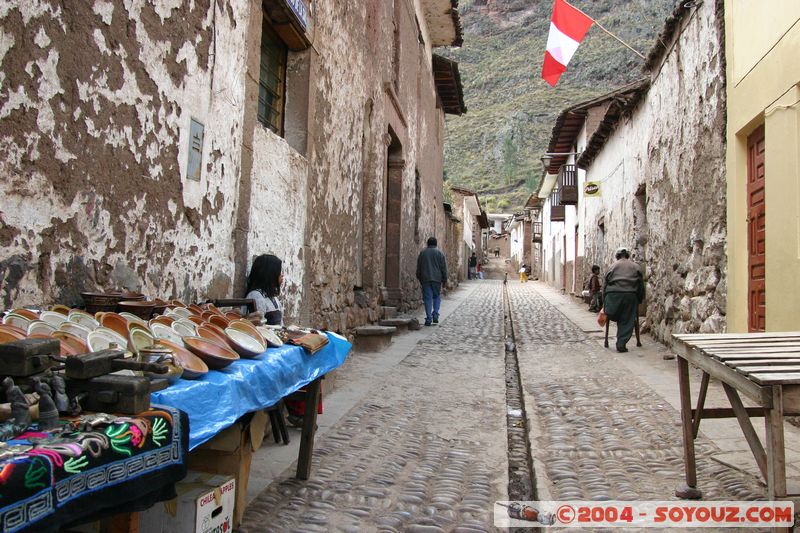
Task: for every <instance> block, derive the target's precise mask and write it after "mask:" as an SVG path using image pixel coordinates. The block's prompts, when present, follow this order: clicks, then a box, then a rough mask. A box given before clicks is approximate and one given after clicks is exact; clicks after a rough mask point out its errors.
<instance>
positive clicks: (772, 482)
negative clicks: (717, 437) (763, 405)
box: [766, 385, 786, 500]
mask: <svg viewBox="0 0 800 533" xmlns="http://www.w3.org/2000/svg"><path fill="white" fill-rule="evenodd" d="M766 425H767V497H768V498H769V499H770V500H777V499H779V498H785V497H786V449H785V448H784V440H783V388H782V387H781V385H773V386H772V409H767V417H766Z"/></svg>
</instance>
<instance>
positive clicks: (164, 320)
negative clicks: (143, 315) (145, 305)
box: [150, 315, 175, 327]
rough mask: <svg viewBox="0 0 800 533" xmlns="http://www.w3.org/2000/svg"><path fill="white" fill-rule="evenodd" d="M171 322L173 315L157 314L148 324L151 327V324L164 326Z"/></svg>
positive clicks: (173, 319) (169, 324)
mask: <svg viewBox="0 0 800 533" xmlns="http://www.w3.org/2000/svg"><path fill="white" fill-rule="evenodd" d="M173 322H175V318H174V317H171V316H167V315H158V316H157V317H155V318H153V319H151V320H150V326H151V327H152V326H153V324H164V325H165V326H171V325H172V323H173Z"/></svg>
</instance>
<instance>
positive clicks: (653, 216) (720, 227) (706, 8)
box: [584, 2, 726, 342]
mask: <svg viewBox="0 0 800 533" xmlns="http://www.w3.org/2000/svg"><path fill="white" fill-rule="evenodd" d="M717 7H718V6H717V5H716V3H715V2H704V3H703V4H700V5H699V7H698V8H697V11H696V13H694V14H693V15H692V16H690V17H689V19H688V23H687V25H686V28H685V29H684V31H683V32H682V34H681V36H680V38H679V40H678V41H677V42H676V43H675V46H674V47H673V48H672V50H671V52H670V53H669V54H668V55H667V57H666V59H665V61H664V64H663V66H662V67H661V68H660V69H659V67H656V69H658V70H656V71H654V72H653V73H652V75H653V81H652V86H651V87H650V89H649V91H648V92H647V93H646V95H645V97H644V99H643V101H642V102H640V103H639V105H638V107H637V108H636V110H635V111H634V112H633V114H632V116H631V117H630V118H629V119H627V120H625V121H624V122H623V123H621V124H620V125H619V126H618V127H617V130H616V131H615V132H614V134H613V135H612V136H611V138H610V139H609V141H608V142H607V144H606V145H605V146H604V148H603V149H602V151H601V152H600V153H599V155H598V157H597V158H596V159H595V161H594V162H593V163H592V164H591V166H590V167H589V168H588V169H587V179H590V180H593V181H602V185H601V189H602V202H591V203H590V202H588V201H587V202H584V208H585V210H586V211H585V221H586V224H585V228H588V231H589V232H590V233H588V234H587V239H586V257H587V258H589V260H592V261H596V260H597V259H598V257H597V255H596V249H595V248H596V240H593V239H592V235H593V230H594V229H595V228H596V227H597V222H598V220H599V218H600V217H604V222H605V228H606V237H605V243H606V250H608V254H612V253H613V250H614V249H615V248H616V247H617V246H621V245H626V246H628V247H629V248H631V249H633V250H634V255H635V257H634V259H636V260H637V261H643V262H644V263H645V264H646V274H645V276H646V279H647V289H648V296H647V316H648V321H649V323H650V324H651V326H652V330H653V333H654V334H655V336H656V337H657V338H659V339H661V340H663V341H666V342H668V341H669V340H670V335H671V334H672V333H681V332H697V331H700V332H718V331H722V330H723V329H724V328H725V307H726V304H725V293H726V289H725V285H726V282H725V279H726V258H725V235H726V224H725V194H724V191H725V166H724V153H725V140H724V139H725V137H724V132H725V81H724V80H725V77H724V67H725V66H724V55H723V50H722V42H723V41H722V34H721V31H722V29H721V25H722V16H721V12H717ZM637 193H639V194H640V196H639V197H638V198H637ZM642 193H644V196H642ZM608 254H607V255H608ZM612 260H613V258H611V257H608V258H605V260H604V261H603V262H598V264H600V265H601V267H602V268H603V269H605V268H606V267H607V266H608V265H609V264H610V262H611V261H612Z"/></svg>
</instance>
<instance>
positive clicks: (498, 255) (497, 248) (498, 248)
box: [494, 246, 500, 257]
mask: <svg viewBox="0 0 800 533" xmlns="http://www.w3.org/2000/svg"><path fill="white" fill-rule="evenodd" d="M494 256H495V257H500V247H499V246H498V247H496V248H495V249H494Z"/></svg>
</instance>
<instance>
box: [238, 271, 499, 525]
mask: <svg viewBox="0 0 800 533" xmlns="http://www.w3.org/2000/svg"><path fill="white" fill-rule="evenodd" d="M501 287H502V284H501V283H499V282H486V283H484V284H481V285H477V284H476V285H471V286H469V287H468V288H466V289H461V290H462V291H470V293H469V295H468V297H467V298H465V299H464V300H463V303H461V304H460V306H459V307H458V308H457V309H456V310H455V311H454V312H453V313H452V314H451V315H450V316H449V317H447V318H446V319H445V320H443V321H442V324H441V326H439V327H433V328H426V329H425V331H424V332H425V333H427V335H426V336H425V337H424V339H423V340H422V341H421V342H419V343H418V344H417V345H416V347H415V348H414V349H413V350H412V351H411V353H410V354H409V355H408V356H407V357H406V358H405V359H403V360H402V362H401V363H400V364H398V365H397V366H396V367H395V368H394V370H392V371H391V372H389V373H388V375H387V377H386V378H385V379H383V380H382V381H377V382H375V383H373V385H372V386H371V387H370V389H369V390H368V391H367V392H366V394H365V396H364V397H363V399H362V400H361V401H360V402H359V403H358V404H357V405H356V406H355V407H353V409H352V410H351V411H350V412H349V413H347V415H346V416H344V417H343V418H342V419H341V420H340V422H339V423H338V424H337V425H336V426H334V427H333V428H332V429H331V430H330V431H329V432H327V433H326V434H325V435H323V436H320V437H319V438H318V441H317V444H316V446H315V449H314V461H313V468H312V477H311V479H310V480H309V481H306V482H301V481H297V480H295V479H292V477H291V476H292V475H293V472H292V471H291V469H290V470H289V471H287V472H286V473H285V475H284V476H283V477H284V480H282V481H279V482H276V483H273V484H272V485H271V486H270V487H269V488H268V489H267V490H266V491H265V492H263V493H262V494H261V495H259V496H258V497H257V498H256V499H255V500H254V501H253V502H252V503H251V504H250V505H249V507H248V510H247V513H246V515H245V519H244V523H243V525H242V528H241V530H242V531H246V532H261V531H293V530H297V531H347V532H350V531H352V532H357V531H377V530H380V531H420V532H423V531H441V530H452V531H489V530H492V529H493V528H492V526H491V524H492V504H493V502H494V501H495V500H498V499H504V498H506V490H507V484H508V481H507V479H508V474H507V472H508V465H507V459H506V447H507V446H506V421H505V386H504V371H505V370H504V368H505V367H504V336H503V308H502V291H501ZM351 357H352V358H353V361H351V367H352V366H358V365H359V360H361V361H363V364H367V363H368V361H367V359H368V358H373V357H381V354H364V353H353V354H352V355H351ZM350 370H351V369H350V368H346V369H345V373H344V374H345V375H344V376H342V377H340V378H338V379H337V389H344V388H347V387H348V375H347V373H348V372H349V371H350ZM352 370H353V371H354V373H358V369H357V368H354V369H352ZM326 407H327V406H326Z"/></svg>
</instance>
